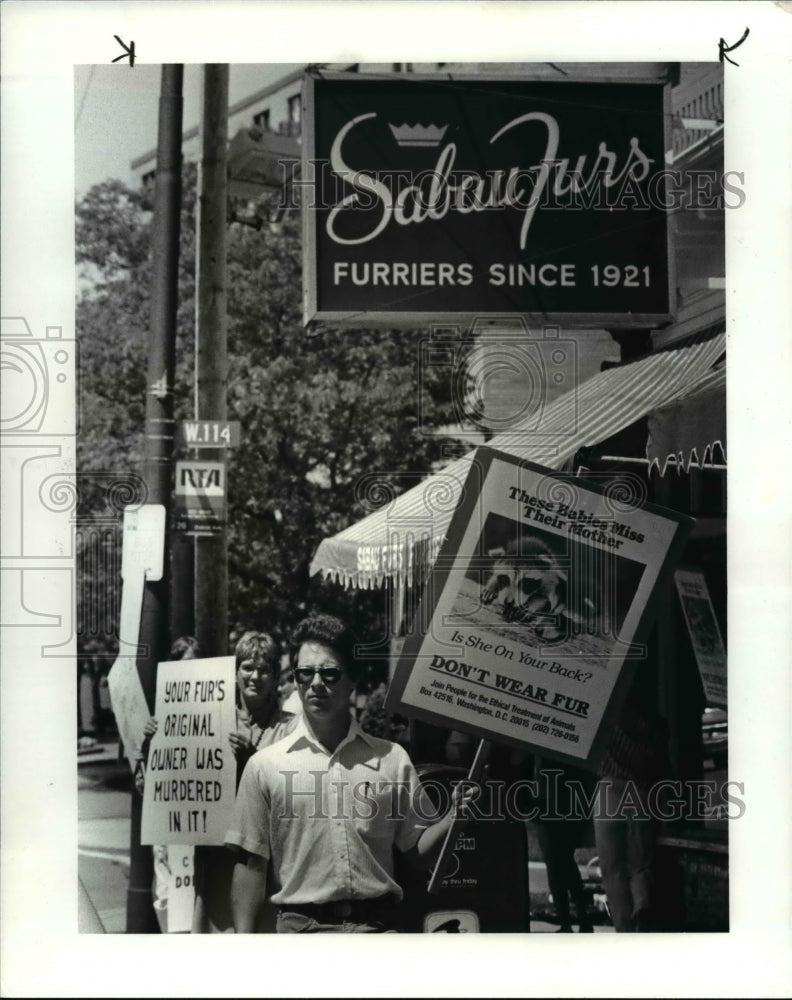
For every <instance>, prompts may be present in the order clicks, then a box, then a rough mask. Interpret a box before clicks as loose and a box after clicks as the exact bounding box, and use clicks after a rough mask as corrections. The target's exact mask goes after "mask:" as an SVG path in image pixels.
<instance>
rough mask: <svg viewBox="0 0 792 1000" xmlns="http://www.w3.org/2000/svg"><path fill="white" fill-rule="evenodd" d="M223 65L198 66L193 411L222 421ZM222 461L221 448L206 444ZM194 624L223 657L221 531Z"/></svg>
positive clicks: (199, 546) (202, 562)
mask: <svg viewBox="0 0 792 1000" xmlns="http://www.w3.org/2000/svg"><path fill="white" fill-rule="evenodd" d="M227 164H228V66H227V65H206V66H204V70H203V100H202V111H201V163H200V174H199V182H198V183H199V196H198V213H197V230H198V232H197V263H196V275H197V281H196V284H197V287H196V316H195V335H196V364H195V377H196V393H195V396H196V418H197V419H198V420H225V419H226V417H227V405H226V390H227V384H228V354H227V345H226V211H227V170H228V165H227ZM202 457H205V458H206V459H208V460H213V461H224V460H225V452H224V450H223V449H216V450H215V449H212V450H205V451H204V452H203V454H202ZM195 627H196V638H197V639H198V642H199V643H200V646H201V651H202V655H203V656H224V655H225V654H226V653H227V651H228V650H227V645H228V544H227V540H226V529H225V524H223V526H222V530H221V531H220V533H218V534H215V535H209V536H206V535H204V536H198V537H196V539H195Z"/></svg>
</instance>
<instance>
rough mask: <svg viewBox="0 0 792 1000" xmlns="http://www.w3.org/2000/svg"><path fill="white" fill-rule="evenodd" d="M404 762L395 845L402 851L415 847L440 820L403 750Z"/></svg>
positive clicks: (401, 768) (400, 782)
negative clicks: (425, 832) (422, 835)
mask: <svg viewBox="0 0 792 1000" xmlns="http://www.w3.org/2000/svg"><path fill="white" fill-rule="evenodd" d="M401 753H402V754H403V761H402V765H401V767H400V771H401V779H400V781H399V789H400V802H399V816H400V821H399V826H398V830H397V833H396V839H395V843H396V846H397V847H398V848H399V850H400V851H408V850H410V848H412V847H415V845H416V844H417V843H418V840H419V839H420V837H421V834H422V833H423V832H424V830H426V829H427V828H428V827H430V826H432V824H433V823H436V822H437V820H438V819H439V818H440V817H439V816H438V813H437V810H436V809H435V807H434V806H433V805H432V801H431V799H430V798H429V795H428V794H427V792H426V789H425V788H424V787H423V785H422V784H421V781H420V778H419V777H418V774H417V772H416V770H415V767H414V766H413V763H412V761H411V760H410V758H409V757H408V756H407V754H406V753H405V752H404V751H403V750H401Z"/></svg>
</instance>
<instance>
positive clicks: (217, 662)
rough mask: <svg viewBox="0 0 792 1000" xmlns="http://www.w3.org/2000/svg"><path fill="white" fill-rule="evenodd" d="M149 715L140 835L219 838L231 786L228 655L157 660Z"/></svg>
mask: <svg viewBox="0 0 792 1000" xmlns="http://www.w3.org/2000/svg"><path fill="white" fill-rule="evenodd" d="M155 717H156V719H157V721H158V728H157V732H156V734H155V735H154V737H153V739H152V741H151V748H150V750H149V754H148V763H147V766H146V784H145V790H144V794H143V820H142V828H141V831H142V832H141V843H143V844H222V843H223V838H224V836H225V832H226V827H227V824H228V816H229V812H230V810H231V807H232V806H233V804H234V794H235V792H236V762H235V759H234V755H233V752H232V750H231V746H230V744H229V742H228V736H229V734H230V733H232V732H234V730H235V727H236V713H235V709H234V657H233V656H217V657H211V658H209V659H202V660H176V661H173V662H166V663H160V664H159V666H158V668H157V701H156V713H155Z"/></svg>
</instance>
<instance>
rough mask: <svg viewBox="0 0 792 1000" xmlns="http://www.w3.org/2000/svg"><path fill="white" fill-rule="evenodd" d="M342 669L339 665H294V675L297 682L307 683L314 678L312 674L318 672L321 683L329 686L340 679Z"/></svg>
mask: <svg viewBox="0 0 792 1000" xmlns="http://www.w3.org/2000/svg"><path fill="white" fill-rule="evenodd" d="M342 673H343V671H342V670H341V669H340V668H339V667H316V668H314V667H296V668H295V670H294V676H295V677H296V679H297V683H298V684H308V683H310V682H311V681H312V680H313V679H314V674H319V676H320V677H321V678H322V683H323V684H327V685H328V687H330V686H331V685H333V684H337V683H338V681H340V680H341V674H342Z"/></svg>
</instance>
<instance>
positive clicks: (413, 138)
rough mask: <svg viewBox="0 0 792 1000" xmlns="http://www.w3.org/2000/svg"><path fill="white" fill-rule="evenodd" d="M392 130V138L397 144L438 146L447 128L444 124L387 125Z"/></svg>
mask: <svg viewBox="0 0 792 1000" xmlns="http://www.w3.org/2000/svg"><path fill="white" fill-rule="evenodd" d="M388 128H389V129H390V130H391V132H393V138H394V139H395V140H396V143H397V145H399V146H430V147H431V146H439V145H440V143H441V141H442V139H443V136H444V135H445V134H446V130H447V128H448V126H447V125H444V126H443V127H442V128H438V126H437V125H427V126H426V127H424V126H423V125H408V124H407V123H406V122H405V123H404V124H403V125H388Z"/></svg>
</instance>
